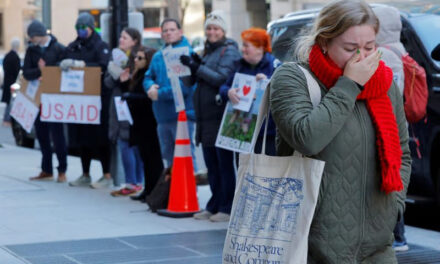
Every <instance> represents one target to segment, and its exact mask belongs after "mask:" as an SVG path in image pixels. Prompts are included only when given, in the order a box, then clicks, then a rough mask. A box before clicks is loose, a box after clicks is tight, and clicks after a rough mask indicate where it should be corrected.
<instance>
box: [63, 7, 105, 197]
mask: <svg viewBox="0 0 440 264" xmlns="http://www.w3.org/2000/svg"><path fill="white" fill-rule="evenodd" d="M75 28H76V30H77V33H78V37H77V38H76V39H75V40H74V41H73V42H71V43H70V44H69V45H68V46H67V49H66V53H65V59H64V60H63V61H62V62H61V63H60V67H61V68H62V69H63V70H67V69H68V68H69V67H78V66H80V67H81V66H83V67H84V66H99V67H101V69H102V71H101V73H102V74H101V85H103V79H102V78H103V76H104V73H105V71H106V70H107V64H108V62H109V59H110V52H109V47H108V45H107V44H106V43H105V42H104V41H102V39H101V37H100V36H99V35H98V34H97V33H96V32H95V30H94V28H95V20H94V18H93V17H92V15H90V14H89V13H81V14H80V15H79V17H78V19H77V21H76V24H75ZM110 99H111V91H110V90H109V89H105V88H101V106H102V107H101V116H100V119H101V124H99V125H91V124H69V147H72V148H77V149H79V151H80V157H81V164H82V170H83V174H82V175H81V176H80V177H79V178H78V179H76V180H75V181H72V182H69V185H70V186H90V187H92V188H103V187H110V186H111V185H113V180H112V178H111V175H110V157H111V147H110V142H109V139H108V119H109V106H110ZM94 155H97V156H98V158H99V160H100V161H101V165H102V172H103V176H102V177H101V178H100V179H99V180H98V181H97V182H96V183H93V184H91V177H90V173H89V172H90V163H91V160H92V157H93V156H94Z"/></svg>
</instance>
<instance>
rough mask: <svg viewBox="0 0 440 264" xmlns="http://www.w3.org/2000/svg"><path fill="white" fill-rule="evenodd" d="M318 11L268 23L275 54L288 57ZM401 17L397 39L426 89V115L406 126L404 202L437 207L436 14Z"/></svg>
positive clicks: (439, 38) (439, 105) (439, 68)
mask: <svg viewBox="0 0 440 264" xmlns="http://www.w3.org/2000/svg"><path fill="white" fill-rule="evenodd" d="M374 6H376V5H372V7H373V8H374ZM318 12H319V9H313V10H305V11H300V12H294V13H290V14H287V15H285V16H284V17H283V18H280V19H278V20H275V21H272V22H270V23H269V24H268V31H269V33H270V35H271V37H272V51H273V54H274V56H275V57H277V58H278V59H280V60H281V61H289V60H292V54H293V49H294V46H295V38H296V37H297V36H298V35H299V34H300V33H301V31H302V30H305V29H307V28H309V27H310V26H312V23H313V20H314V18H315V17H316V16H317V14H318ZM401 19H402V34H401V42H402V43H403V45H404V46H405V48H406V50H407V51H408V53H409V54H410V56H411V57H413V58H414V59H415V60H416V61H417V63H419V65H421V66H422V67H424V68H425V70H426V76H427V83H428V89H429V100H428V109H427V116H426V118H425V119H423V120H422V121H420V122H418V123H416V124H410V125H409V128H408V129H409V134H410V137H411V139H410V143H409V145H410V149H411V156H412V159H413V162H412V174H411V181H410V185H409V189H408V199H407V202H411V203H415V202H422V201H425V202H426V201H430V202H431V201H436V202H437V203H438V205H439V206H440V162H439V160H440V62H439V61H435V60H433V59H432V58H431V56H430V54H431V51H432V50H433V49H434V48H435V47H436V46H437V45H438V44H439V43H440V34H439V33H440V16H439V15H435V14H428V13H419V14H413V13H405V12H401Z"/></svg>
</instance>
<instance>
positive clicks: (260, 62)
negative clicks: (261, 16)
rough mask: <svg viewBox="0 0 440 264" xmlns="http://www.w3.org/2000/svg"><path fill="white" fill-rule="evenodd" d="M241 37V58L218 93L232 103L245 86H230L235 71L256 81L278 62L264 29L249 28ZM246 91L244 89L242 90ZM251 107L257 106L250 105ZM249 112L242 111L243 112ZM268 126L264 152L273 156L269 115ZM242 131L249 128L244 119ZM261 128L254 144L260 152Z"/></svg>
mask: <svg viewBox="0 0 440 264" xmlns="http://www.w3.org/2000/svg"><path fill="white" fill-rule="evenodd" d="M241 39H242V41H243V47H242V49H241V51H242V53H243V55H242V58H241V60H239V61H238V62H237V65H236V70H235V71H234V72H232V73H231V75H230V76H229V79H228V80H227V81H226V83H224V84H223V85H222V86H221V87H220V93H221V95H222V97H223V98H224V99H225V100H228V99H229V100H230V101H231V102H232V103H233V104H238V103H239V102H240V96H239V93H238V92H239V89H242V88H243V89H245V88H246V87H238V88H232V84H233V82H234V77H235V74H236V73H242V74H248V75H253V76H255V79H256V81H257V82H258V81H260V80H264V79H269V78H270V77H271V76H272V74H273V72H274V71H275V69H276V67H277V66H278V65H279V64H280V61H279V60H277V59H276V58H275V57H274V56H272V54H271V53H270V52H271V51H272V48H271V45H270V36H269V34H268V33H267V32H266V30H264V29H261V28H250V29H247V30H245V31H243V32H242V33H241ZM244 92H246V91H244ZM251 107H258V106H254V105H252V106H251ZM235 111H236V113H235V115H238V114H240V112H238V111H239V110H235ZM247 113H250V111H249V112H244V114H247ZM268 124H269V126H268V129H267V139H266V154H268V155H272V156H275V155H276V150H275V134H276V132H275V124H274V123H273V120H272V118H271V117H269V122H268ZM241 126H242V129H243V131H247V130H248V129H249V122H248V121H246V118H245V119H244V121H243V123H242V124H241ZM263 130H264V127H263V129H262V130H261V132H260V134H259V136H258V139H257V143H256V145H255V151H256V152H257V153H259V152H261V146H262V140H263Z"/></svg>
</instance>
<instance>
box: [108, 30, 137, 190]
mask: <svg viewBox="0 0 440 264" xmlns="http://www.w3.org/2000/svg"><path fill="white" fill-rule="evenodd" d="M141 39H142V37H141V34H140V33H139V31H138V30H137V29H135V28H124V29H123V30H122V32H121V35H120V37H119V47H118V49H119V50H120V51H122V52H124V53H125V54H126V55H127V57H128V61H126V62H124V61H123V62H120V63H123V64H124V65H116V66H112V65H114V64H115V61H114V60H112V61H110V62H109V66H108V67H107V69H108V71H107V73H106V74H105V77H104V82H105V86H106V88H108V89H111V90H112V91H113V95H112V100H111V101H110V113H109V114H110V123H109V138H110V140H111V141H112V142H114V143H116V144H117V145H118V147H119V151H120V153H121V158H122V166H123V168H124V173H125V186H124V187H123V188H121V189H120V190H116V191H113V192H111V195H112V196H128V195H132V194H135V193H137V192H138V191H140V190H141V189H142V180H143V179H144V164H143V162H142V159H141V155H140V153H139V149H138V147H137V146H134V145H131V144H130V124H129V122H128V121H118V119H117V113H116V106H115V101H114V98H115V96H121V95H122V93H124V92H127V91H128V84H129V83H130V80H131V75H132V73H133V71H134V69H135V60H134V59H135V56H136V52H137V50H139V49H140V47H141V45H140V44H141ZM113 59H115V58H113ZM115 69H116V70H115ZM121 70H122V71H121Z"/></svg>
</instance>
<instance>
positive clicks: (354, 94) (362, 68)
mask: <svg viewBox="0 0 440 264" xmlns="http://www.w3.org/2000/svg"><path fill="white" fill-rule="evenodd" d="M379 26H380V23H379V20H378V18H377V17H376V15H375V14H374V12H373V10H372V9H371V7H370V6H369V5H368V3H366V2H365V1H351V0H336V1H332V2H330V3H328V4H326V5H325V6H324V7H323V8H322V9H321V11H320V12H319V14H318V16H317V17H316V19H315V22H314V25H313V26H311V27H310V32H307V34H306V35H305V36H303V38H300V39H299V41H298V43H297V46H296V50H295V53H294V55H295V61H296V62H297V63H298V64H300V65H302V66H303V67H304V68H305V69H304V70H308V71H309V72H310V75H312V76H311V77H312V78H314V79H315V80H316V81H317V82H318V84H319V88H317V89H319V90H320V93H321V96H320V97H319V99H320V102H319V103H318V104H317V105H316V106H313V103H312V101H311V97H310V93H309V88H312V87H307V83H308V82H307V79H306V76H305V75H304V72H303V70H301V69H300V68H299V66H298V64H297V63H285V64H283V65H282V66H281V67H280V68H279V69H278V70H277V71H276V73H275V74H274V75H273V77H272V80H271V84H270V89H271V91H270V105H271V111H272V116H273V118H274V121H275V123H276V125H277V128H278V131H279V135H280V138H279V140H278V141H277V151H278V154H279V155H282V156H290V155H292V154H293V150H295V151H298V152H300V154H303V155H305V156H310V157H312V158H314V159H319V160H322V161H325V167H324V173H323V176H322V181H321V184H320V188H319V195H318V201H317V205H316V209H315V214H314V216H313V220H312V224H311V227H310V233H309V237H308V263H397V259H396V253H395V250H394V249H393V248H392V244H393V240H394V236H393V228H394V226H395V225H396V222H397V219H398V215H399V214H402V213H403V212H404V209H405V198H406V190H407V187H408V183H409V179H410V174H411V153H410V149H409V146H408V141H409V138H408V128H407V124H406V118H405V112H404V107H403V100H402V96H401V94H400V91H399V88H398V86H397V84H396V83H395V82H394V81H393V72H392V70H391V69H390V68H389V67H388V66H386V64H385V63H384V62H383V61H382V60H381V59H380V57H381V54H380V52H379V50H378V49H377V44H376V43H377V42H376V41H377V39H376V35H377V33H378V31H379Z"/></svg>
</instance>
